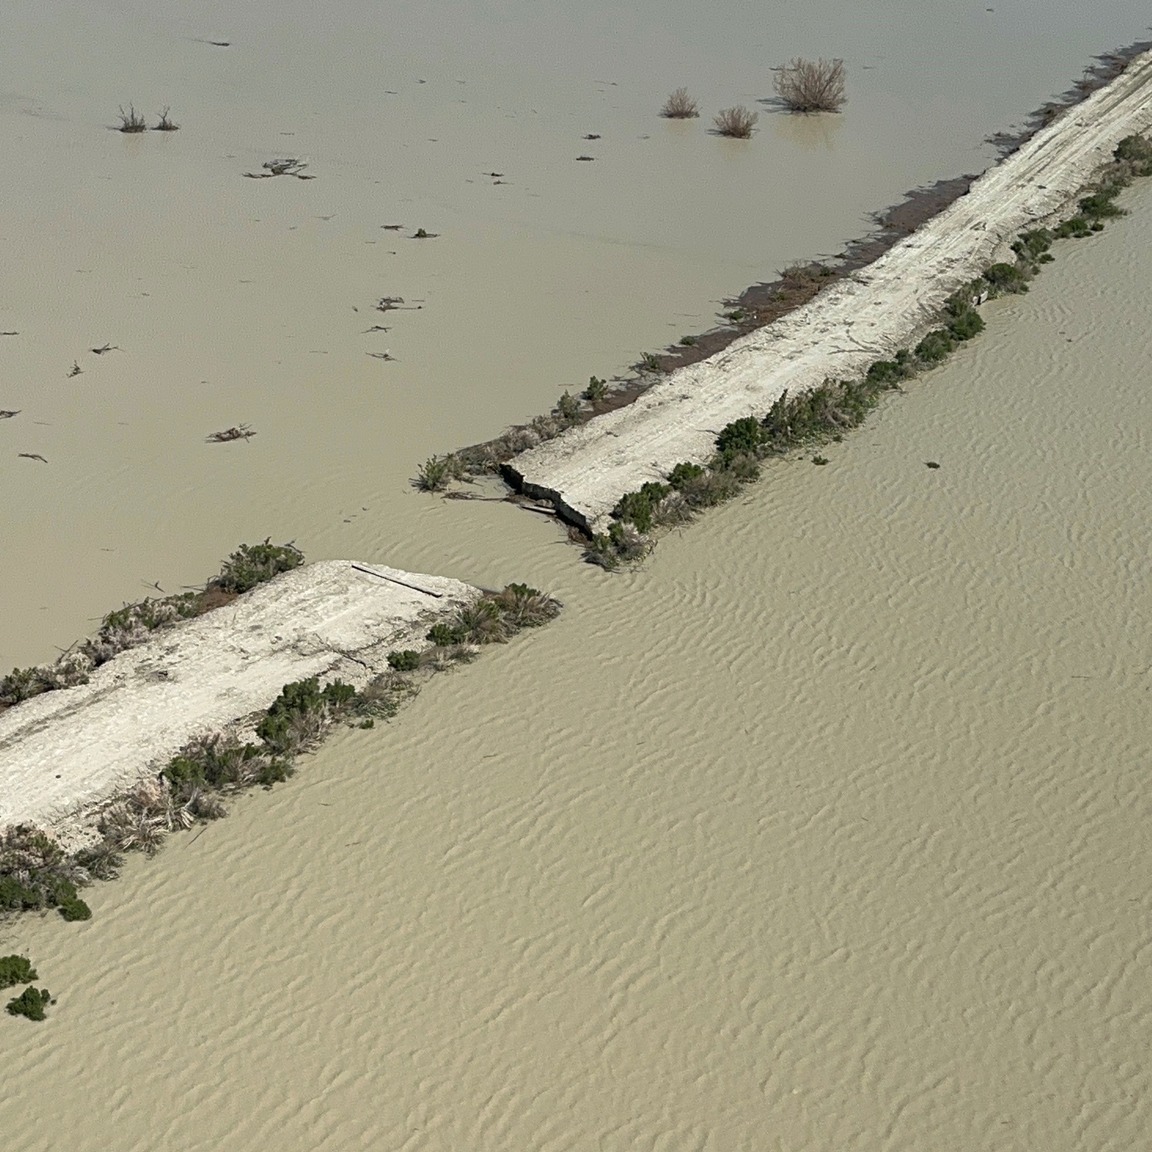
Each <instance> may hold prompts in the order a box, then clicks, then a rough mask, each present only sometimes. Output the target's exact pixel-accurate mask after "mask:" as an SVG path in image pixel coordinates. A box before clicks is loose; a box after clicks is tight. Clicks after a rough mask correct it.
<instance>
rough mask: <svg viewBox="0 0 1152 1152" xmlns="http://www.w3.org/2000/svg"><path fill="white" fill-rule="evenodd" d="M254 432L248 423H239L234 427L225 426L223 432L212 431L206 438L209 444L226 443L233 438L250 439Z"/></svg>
mask: <svg viewBox="0 0 1152 1152" xmlns="http://www.w3.org/2000/svg"><path fill="white" fill-rule="evenodd" d="M255 435H256V433H255V432H253V431H252V426H251V425H250V424H239V425H237V426H236V427H234V428H225V429H224V431H223V432H213V433H212V434H211V435H210V436H209V437H208V438H207V442H208V443H209V444H228V443H230V442H231V441H233V440H251V439H252V437H253V436H255Z"/></svg>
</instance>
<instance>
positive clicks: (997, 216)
mask: <svg viewBox="0 0 1152 1152" xmlns="http://www.w3.org/2000/svg"><path fill="white" fill-rule="evenodd" d="M1150 126H1152V52H1145V53H1143V54H1141V55H1139V56H1137V57H1135V58H1134V59H1133V60H1132V61H1131V62H1130V63H1129V64H1128V66H1127V68H1126V69H1125V70H1124V71H1123V72H1121V73H1120V74H1119V75H1118V76H1116V77H1115V78H1114V79H1112V80H1111V81H1110V82H1109V83H1108V84H1107V85H1105V86H1104V87H1103V88H1101V89H1099V90H1097V91H1096V92H1094V93H1092V94H1091V95H1089V96H1088V97H1087V98H1086V99H1085V100H1084V101H1083V102H1082V103H1080V104H1078V105H1076V106H1075V107H1074V108H1073V109H1071V110H1069V112H1068V113H1066V114H1065V115H1064V116H1063V117H1061V118H1060V119H1058V120H1056V121H1054V122H1053V123H1052V124H1050V125H1048V126H1047V127H1043V128H1041V129H1040V130H1039V131H1037V133H1036V134H1035V135H1034V136H1033V137H1031V138H1030V139H1029V140H1028V141H1026V142H1025V143H1024V144H1023V145H1022V146H1021V147H1020V148H1019V149H1018V150H1017V151H1015V152H1013V153H1012V154H1011V155H1009V156H1008V157H1006V158H1005V159H1004V160H1002V161H1001V162H1000V163H998V164H997V165H995V166H994V167H992V168H991V169H989V170H988V171H987V172H985V173H984V174H983V175H982V176H981V177H979V178H978V179H977V180H976V181H975V182H974V183H973V184H972V186H971V188H970V190H969V192H968V193H967V195H964V196H962V197H960V198H959V199H958V200H956V201H955V202H954V203H952V204H951V205H950V206H949V207H947V208H945V209H944V211H942V212H941V213H940V214H939V215H937V216H935V217H933V218H932V219H930V220H929V221H928V222H927V223H925V224H924V225H923V226H922V227H921V228H919V229H918V230H917V231H916V232H914V233H913V234H912V235H910V236H908V237H907V238H906V239H904V240H903V241H901V242H899V243H898V244H896V245H894V246H893V247H892V248H891V249H890V250H889V251H888V252H886V253H885V254H883V255H882V256H880V257H879V258H878V259H877V260H875V261H874V262H873V263H871V264H869V265H867V266H865V267H863V268H860V269H859V270H858V271H855V272H853V273H852V274H851V275H849V276H847V277H845V278H844V279H842V280H838V281H837V282H835V283H833V284H832V285H830V286H829V287H827V288H826V289H825V290H824V291H822V292H821V293H820V294H819V295H818V296H817V297H816V298H815V299H814V300H813V301H812V302H811V303H809V304H806V305H804V306H802V307H801V308H800V309H798V310H797V311H795V312H793V313H791V314H789V315H787V316H785V317H783V318H782V319H780V320H778V321H775V322H773V323H772V324H769V325H768V326H766V327H764V328H762V329H759V330H756V331H754V332H752V333H750V334H749V335H747V336H744V337H742V338H740V339H739V340H737V341H735V342H734V343H733V344H731V345H730V346H728V347H727V348H725V349H723V350H722V351H721V352H719V353H717V354H716V355H714V356H711V357H709V358H708V359H706V360H703V361H700V362H698V363H696V364H692V365H689V366H686V367H684V368H681V369H679V370H677V371H675V372H673V373H672V374H671V375H669V376H667V377H666V378H664V379H662V380H661V381H659V382H658V383H656V384H655V385H653V386H652V387H651V388H649V389H648V390H647V391H645V392H644V393H643V394H642V395H640V396H638V397H637V398H636V399H635V401H634V402H633V403H631V404H629V405H628V406H627V407H622V408H619V409H617V410H615V411H611V412H607V413H605V414H603V415H600V416H596V417H594V418H593V419H591V420H589V421H587V422H586V423H584V424H581V425H578V426H576V427H573V428H570V429H569V430H568V431H566V432H564V433H562V434H561V435H560V436H558V437H556V438H555V439H553V440H549V441H548V442H546V443H544V444H541V445H540V446H538V447H535V448H531V449H529V450H527V451H525V452H523V453H520V454H519V455H517V456H515V457H514V458H513V459H511V460H509V461H507V462H505V463H504V464H502V466H501V471H502V473H503V475H504V478H505V480H506V481H507V482H508V483H509V484H510V485H511V486H512V487H513V488H515V489H516V490H517V491H519V492H522V493H523V494H524V495H526V496H529V497H531V498H533V499H536V500H541V501H544V502H547V503H548V504H550V505H551V506H552V507H553V508H554V509H555V510H556V512H557V514H558V515H559V516H560V517H561V518H563V519H564V520H566V521H567V522H569V523H571V524H573V525H575V526H576V527H578V528H579V529H580V530H581V531H582V532H585V533H589V534H592V533H596V532H599V531H601V530H602V529H603V527H604V526H605V524H606V523H607V520H608V518H609V514H610V512H611V510H612V508H613V507H614V506H615V505H616V503H617V501H618V500H619V498H620V497H621V495H623V494H624V493H626V492H629V491H635V490H637V489H639V488H640V487H641V486H642V485H643V484H644V483H646V482H647V481H656V480H661V479H662V478H663V477H664V476H665V475H666V474H667V472H668V470H670V469H671V468H672V467H673V466H674V465H675V464H677V463H679V462H681V461H691V462H697V463H704V462H706V461H707V460H708V459H709V457H710V456H711V455H712V453H713V451H714V438H715V435H716V433H717V432H718V431H719V430H720V429H721V428H722V427H724V426H725V425H726V424H729V423H730V422H732V421H733V420H736V419H739V418H741V417H743V416H748V415H762V414H763V413H764V412H766V411H767V410H768V408H769V407H771V405H772V403H773V401H774V400H776V399H777V398H778V397H779V396H780V395H781V394H782V393H783V392H785V391H786V390H787V391H789V392H791V393H793V394H794V393H795V392H797V391H803V390H807V389H810V388H814V387H817V386H818V385H819V384H821V383H822V382H823V381H824V380H825V379H827V378H829V377H838V378H846V377H852V376H854V375H859V374H862V373H863V372H864V371H866V369H867V367H868V365H869V364H870V363H871V362H873V361H875V360H876V359H879V358H883V357H887V356H890V355H892V354H893V353H894V352H895V350H896V349H897V348H900V347H902V346H905V345H907V344H908V343H910V342H914V341H915V340H916V339H917V338H918V337H919V336H920V335H923V333H924V332H925V331H927V330H928V328H929V327H930V326H931V324H932V323H933V321H934V319H935V317H936V316H937V314H938V313H939V310H940V308H941V307H942V305H943V303H944V301H945V300H946V299H947V298H948V296H949V295H950V294H951V293H952V292H954V291H955V290H956V289H957V287H959V286H960V285H962V284H964V283H966V282H968V281H970V280H972V279H973V278H974V277H975V276H978V275H979V274H980V273H981V272H982V271H983V269H984V268H985V267H987V265H988V264H989V263H991V262H993V261H995V260H997V259H999V258H1001V257H1003V256H1005V255H1007V254H1008V252H1009V246H1010V244H1011V242H1012V240H1013V239H1014V238H1015V237H1016V235H1017V234H1018V233H1019V232H1020V231H1022V230H1025V229H1028V228H1036V227H1040V226H1042V225H1044V224H1046V223H1048V222H1051V221H1052V220H1054V219H1056V218H1058V217H1059V216H1060V215H1061V213H1062V212H1064V211H1065V210H1066V208H1067V206H1068V205H1069V204H1070V203H1071V202H1072V201H1073V200H1074V199H1075V198H1076V196H1077V195H1078V194H1079V193H1080V192H1081V191H1082V190H1083V189H1084V188H1085V187H1086V186H1087V185H1088V184H1089V183H1090V182H1091V180H1092V177H1093V175H1094V173H1096V172H1097V171H1098V170H1099V169H1100V168H1102V167H1103V166H1104V165H1105V164H1106V163H1107V162H1108V161H1109V159H1110V157H1111V151H1112V149H1113V148H1114V147H1115V146H1116V144H1117V143H1118V142H1119V141H1120V140H1121V139H1123V138H1124V137H1126V136H1129V135H1132V134H1134V133H1143V132H1146V131H1147V130H1148V128H1149V127H1150Z"/></svg>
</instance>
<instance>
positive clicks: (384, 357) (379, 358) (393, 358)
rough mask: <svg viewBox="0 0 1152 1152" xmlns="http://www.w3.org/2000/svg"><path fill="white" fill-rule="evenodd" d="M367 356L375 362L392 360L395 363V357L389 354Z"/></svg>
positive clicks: (370, 353) (377, 353) (379, 353)
mask: <svg viewBox="0 0 1152 1152" xmlns="http://www.w3.org/2000/svg"><path fill="white" fill-rule="evenodd" d="M368 355H369V356H371V357H373V358H374V359H376V360H392V361H395V359H396V357H395V356H393V355H392V353H391V352H369V353H368Z"/></svg>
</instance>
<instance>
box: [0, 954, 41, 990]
mask: <svg viewBox="0 0 1152 1152" xmlns="http://www.w3.org/2000/svg"><path fill="white" fill-rule="evenodd" d="M39 979H40V977H39V976H37V975H36V969H35V968H33V967H32V963H31V961H30V960H29V959H28V957H27V956H0V988H11V987H13V986H14V985H16V984H31V983H32V981H33V980H39Z"/></svg>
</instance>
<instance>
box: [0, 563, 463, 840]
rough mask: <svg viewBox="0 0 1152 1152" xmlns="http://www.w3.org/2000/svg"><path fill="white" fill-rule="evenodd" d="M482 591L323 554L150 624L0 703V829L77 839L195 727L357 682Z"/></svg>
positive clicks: (216, 726)
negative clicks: (59, 680)
mask: <svg viewBox="0 0 1152 1152" xmlns="http://www.w3.org/2000/svg"><path fill="white" fill-rule="evenodd" d="M479 595H480V592H479V590H478V589H475V588H472V587H471V586H470V585H467V584H463V583H461V582H460V581H458V580H450V579H446V578H444V577H439V576H427V575H413V574H410V573H407V572H400V571H397V570H394V569H391V568H385V567H381V566H379V565H357V564H353V563H351V562H349V561H337V560H331V561H324V562H321V563H316V564H308V565H305V566H304V567H301V568H297V569H296V570H295V571H292V572H287V573H285V574H283V575H281V576H278V577H276V578H275V579H274V580H272V581H270V582H269V583H267V584H263V585H261V586H260V587H258V588H256V589H254V590H253V591H251V592H249V593H247V594H246V595H244V596H241V597H240V598H239V599H238V600H236V601H234V602H233V603H232V604H229V605H226V606H224V607H221V608H217V609H215V610H214V611H212V612H209V613H207V614H205V615H203V616H201V617H199V618H197V619H195V620H189V621H186V622H184V623H181V624H178V625H175V626H174V627H171V628H165V629H163V630H161V631H158V632H157V633H156V635H155V636H154V637H153V638H152V639H149V640H148V641H147V642H145V643H144V644H142V645H140V646H139V647H136V648H132V649H130V650H129V651H126V652H122V653H121V654H120V655H118V656H116V657H115V658H114V659H112V660H110V661H109V662H108V663H107V664H104V665H102V666H101V667H99V668H98V669H96V670H95V671H94V672H93V673H92V675H91V678H90V679H89V681H88V683H86V684H81V685H78V686H76V687H73V688H66V689H62V690H59V691H53V692H46V693H44V694H42V695H40V696H36V697H34V698H33V699H30V700H26V701H24V702H23V703H22V704H20V705H19V706H18V707H15V708H10V709H8V710H7V711H4V712H0V829H2V828H4V827H5V826H6V825H13V824H35V825H38V826H40V827H42V828H46V829H49V830H51V831H52V832H54V833H55V834H56V835H57V836H59V837H60V839H61V840H62V841H63V842H65V843H74V842H76V840H77V838H78V837H79V838H81V839H82V838H83V834H82V831H81V829H82V825H83V816H84V814H85V813H87V812H88V811H89V810H91V809H92V808H93V807H94V806H97V805H99V804H100V803H102V802H103V801H105V800H107V799H109V798H110V797H112V796H113V795H115V794H116V793H117V792H118V791H120V790H122V789H123V788H125V787H127V786H129V785H131V784H132V783H133V782H134V781H136V780H137V779H138V778H139V777H140V776H141V775H142V774H144V773H146V772H152V773H155V772H158V771H159V769H160V768H162V767H163V766H164V765H165V764H166V763H167V762H168V760H169V758H170V757H171V756H172V755H173V754H174V753H176V752H177V751H178V750H179V749H180V748H181V747H182V746H183V745H184V744H186V743H187V742H188V741H189V740H190V739H192V738H193V737H195V736H200V735H203V734H206V733H212V732H217V731H221V730H226V729H228V728H230V727H231V726H233V725H234V724H235V723H236V722H237V721H239V720H243V719H244V718H245V717H248V716H250V715H252V714H253V713H256V712H259V711H262V710H263V709H266V708H267V707H268V706H269V704H271V702H272V701H273V700H274V699H275V698H276V696H277V694H278V693H279V692H280V690H281V688H283V686H284V685H285V684H288V683H291V682H294V681H300V680H304V679H307V678H309V677H312V676H322V677H325V678H339V679H340V680H343V681H344V682H345V683H347V684H350V685H353V686H354V687H362V686H363V685H364V684H366V683H367V682H368V681H369V680H370V679H371V678H372V677H373V676H374V675H376V674H378V673H381V672H384V671H386V670H387V668H388V664H387V654H388V652H389V651H390V650H391V649H395V648H401V649H403V648H408V647H419V646H421V645H422V643H423V638H424V633H425V632H426V631H427V627H428V623H429V621H430V620H431V619H432V618H433V617H435V616H440V615H443V614H446V613H448V612H450V611H452V610H454V609H458V608H459V607H460V606H461V605H463V604H466V603H468V602H470V601H472V600H474V599H475V598H476V597H478V596H479Z"/></svg>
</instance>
